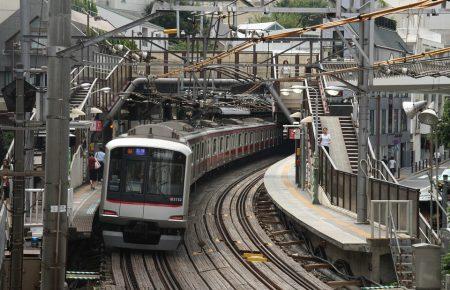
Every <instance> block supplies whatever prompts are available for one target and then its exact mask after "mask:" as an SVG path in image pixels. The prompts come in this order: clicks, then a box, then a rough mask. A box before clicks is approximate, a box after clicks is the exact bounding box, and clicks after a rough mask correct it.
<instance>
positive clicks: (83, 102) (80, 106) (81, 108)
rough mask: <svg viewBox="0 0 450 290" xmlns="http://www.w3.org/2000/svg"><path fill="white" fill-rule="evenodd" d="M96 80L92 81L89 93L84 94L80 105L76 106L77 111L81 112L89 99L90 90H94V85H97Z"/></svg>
mask: <svg viewBox="0 0 450 290" xmlns="http://www.w3.org/2000/svg"><path fill="white" fill-rule="evenodd" d="M97 80H98V78H95V79H94V81H93V82H92V84H91V87H90V88H89V91H88V92H87V94H86V97H85V98H84V99H83V101H82V102H81V104H79V105H78V109H80V110H83V108H84V106H85V105H86V103H87V101H88V100H89V98H90V97H91V93H92V90H93V89H94V87H95V84H96V83H97Z"/></svg>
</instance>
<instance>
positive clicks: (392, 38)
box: [323, 18, 412, 167]
mask: <svg viewBox="0 0 450 290" xmlns="http://www.w3.org/2000/svg"><path fill="white" fill-rule="evenodd" d="M347 27H348V29H344V28H340V29H341V33H342V35H343V36H344V37H345V38H347V39H350V38H351V37H352V35H358V32H359V24H358V23H355V24H351V25H348V26H347ZM324 36H325V37H332V38H333V39H335V41H334V42H333V44H331V45H330V46H328V47H327V49H326V50H325V55H324V56H325V58H328V59H329V60H331V61H327V62H324V63H323V66H324V68H325V69H329V70H334V69H337V68H343V67H348V66H355V65H356V62H355V60H354V58H353V54H352V53H351V52H350V51H349V50H344V49H343V48H344V44H343V42H342V40H341V39H340V38H339V36H338V34H337V33H336V32H335V31H332V30H329V31H328V30H327V31H324ZM374 44H375V50H374V61H381V60H386V59H391V58H396V57H402V56H405V55H408V54H411V53H412V52H411V51H410V50H409V49H408V47H407V45H406V43H405V42H404V41H403V39H402V38H401V37H400V35H399V34H398V33H397V31H396V23H395V21H393V20H390V19H387V18H378V19H377V20H376V22H375V30H374ZM350 78H352V79H351V80H350V81H352V82H353V83H354V84H356V74H354V75H353V76H350ZM327 80H328V83H327V84H326V85H327V86H328V85H330V86H333V85H341V86H342V84H341V83H340V82H337V81H335V80H333V79H331V78H327ZM348 80H349V79H348ZM409 98H410V97H409V94H408V93H403V92H399V91H396V92H391V91H376V92H373V93H372V95H371V96H370V98H369V138H370V141H371V144H372V148H373V149H374V151H375V152H374V153H375V154H378V157H379V158H380V159H381V158H382V157H383V156H387V157H388V158H389V156H394V157H395V158H396V159H397V161H398V164H399V165H400V166H402V167H404V166H409V165H410V162H411V158H410V155H411V150H412V144H411V143H410V131H409V129H410V124H409V122H408V120H407V118H406V115H405V113H404V111H403V109H402V103H403V102H404V101H408V100H409Z"/></svg>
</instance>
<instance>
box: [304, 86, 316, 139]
mask: <svg viewBox="0 0 450 290" xmlns="http://www.w3.org/2000/svg"><path fill="white" fill-rule="evenodd" d="M305 87H306V88H307V89H306V99H307V100H308V107H309V114H310V115H311V116H312V118H313V122H312V128H313V134H314V138H316V139H317V137H318V135H317V134H318V132H316V126H315V120H314V118H315V116H314V113H313V110H312V104H311V96H310V95H309V89H308V88H309V85H308V80H306V79H305ZM317 117H319V116H317Z"/></svg>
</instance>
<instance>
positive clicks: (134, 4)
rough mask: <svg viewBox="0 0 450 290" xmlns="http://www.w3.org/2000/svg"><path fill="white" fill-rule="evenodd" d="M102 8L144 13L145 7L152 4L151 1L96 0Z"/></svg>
mask: <svg viewBox="0 0 450 290" xmlns="http://www.w3.org/2000/svg"><path fill="white" fill-rule="evenodd" d="M96 2H97V3H100V4H102V5H104V6H108V7H111V8H113V9H120V10H129V11H144V9H145V7H146V6H147V5H148V4H150V2H152V1H151V0H97V1H96Z"/></svg>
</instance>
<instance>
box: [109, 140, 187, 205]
mask: <svg viewBox="0 0 450 290" xmlns="http://www.w3.org/2000/svg"><path fill="white" fill-rule="evenodd" d="M185 165H186V156H185V155H184V154H182V153H180V152H175V151H171V150H167V149H159V148H148V147H146V148H138V147H121V148H115V149H112V150H111V153H110V160H109V174H108V185H107V192H108V199H120V200H121V201H130V202H145V203H163V204H178V203H181V202H182V198H183V189H184V176H185V171H184V170H185Z"/></svg>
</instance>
